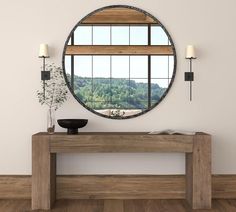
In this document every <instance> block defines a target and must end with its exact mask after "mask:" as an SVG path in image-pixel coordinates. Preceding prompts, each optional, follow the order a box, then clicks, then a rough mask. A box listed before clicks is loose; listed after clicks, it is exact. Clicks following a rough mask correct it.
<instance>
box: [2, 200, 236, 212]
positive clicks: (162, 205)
mask: <svg viewBox="0 0 236 212" xmlns="http://www.w3.org/2000/svg"><path fill="white" fill-rule="evenodd" d="M29 211H31V209H30V200H0V212H29ZM39 211H41V210H37V212H39ZM50 211H53V212H191V211H194V212H195V211H196V212H212V211H214V212H216V211H217V212H236V200H213V207H212V209H211V210H191V209H190V208H189V206H188V205H187V203H186V201H185V200H58V201H57V202H56V204H55V206H54V208H53V209H52V210H50Z"/></svg>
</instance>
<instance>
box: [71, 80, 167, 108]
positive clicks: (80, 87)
mask: <svg viewBox="0 0 236 212" xmlns="http://www.w3.org/2000/svg"><path fill="white" fill-rule="evenodd" d="M68 77H69V76H68ZM165 91H166V88H161V87H160V86H159V85H158V84H151V101H152V104H155V103H156V102H158V101H159V100H160V98H161V96H162V95H163V93H164V92H165ZM74 92H75V94H76V96H78V97H79V99H80V100H81V101H83V102H84V103H85V104H86V105H87V106H88V107H91V108H93V109H95V110H98V109H108V108H109V109H112V108H114V109H118V108H119V109H146V108H147V107H148V84H147V83H143V82H135V81H134V80H128V79H106V78H93V81H92V79H91V78H84V77H78V76H75V77H74Z"/></svg>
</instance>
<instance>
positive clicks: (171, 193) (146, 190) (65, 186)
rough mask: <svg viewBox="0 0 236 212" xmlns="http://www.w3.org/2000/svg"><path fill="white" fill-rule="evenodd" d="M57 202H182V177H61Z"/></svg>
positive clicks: (183, 181) (183, 183)
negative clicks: (96, 200) (128, 200)
mask: <svg viewBox="0 0 236 212" xmlns="http://www.w3.org/2000/svg"><path fill="white" fill-rule="evenodd" d="M57 183H58V184H57V198H58V199H65V198H69V199H182V198H184V195H185V192H184V187H185V180H184V178H183V177H182V176H168V175H167V176H157V175H155V176H152V175H150V176H149V175H110V176H109V175H108V176H102V175H101V176H99V175H97V176H60V177H58V178H57Z"/></svg>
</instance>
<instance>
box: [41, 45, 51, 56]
mask: <svg viewBox="0 0 236 212" xmlns="http://www.w3.org/2000/svg"><path fill="white" fill-rule="evenodd" d="M39 57H49V54H48V45H47V44H44V43H42V44H40V46H39Z"/></svg>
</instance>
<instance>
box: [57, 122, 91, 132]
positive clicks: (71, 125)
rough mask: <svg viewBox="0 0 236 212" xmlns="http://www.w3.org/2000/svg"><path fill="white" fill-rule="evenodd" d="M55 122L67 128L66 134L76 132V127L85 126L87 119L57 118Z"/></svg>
mask: <svg viewBox="0 0 236 212" xmlns="http://www.w3.org/2000/svg"><path fill="white" fill-rule="evenodd" d="M57 123H58V124H59V126H61V127H63V128H66V129H67V134H78V128H82V127H84V126H86V124H87V123H88V119H58V120H57Z"/></svg>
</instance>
